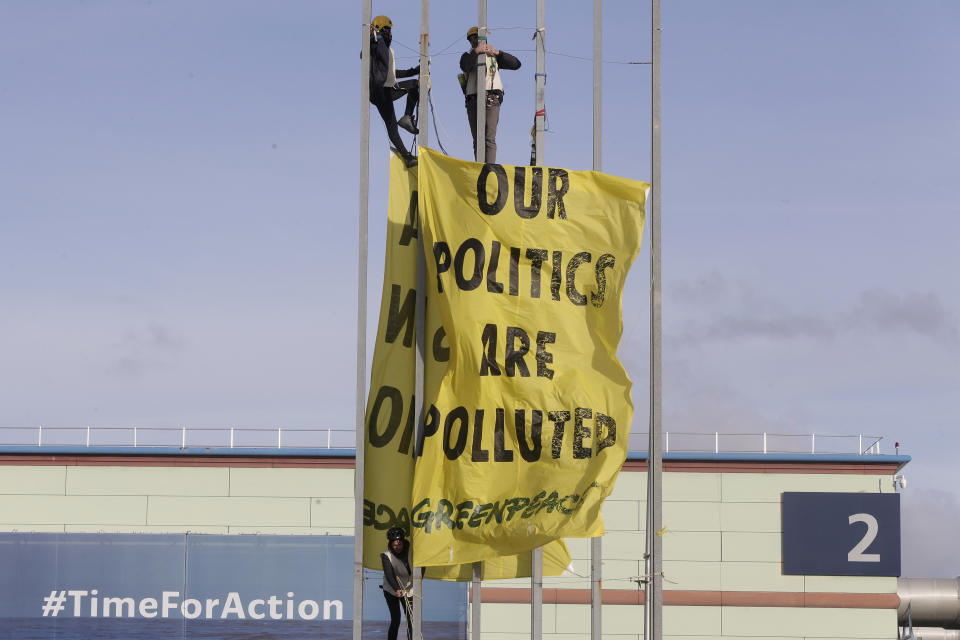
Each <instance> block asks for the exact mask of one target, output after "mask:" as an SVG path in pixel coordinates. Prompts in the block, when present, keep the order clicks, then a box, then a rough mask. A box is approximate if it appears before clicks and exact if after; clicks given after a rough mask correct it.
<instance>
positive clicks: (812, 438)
mask: <svg viewBox="0 0 960 640" xmlns="http://www.w3.org/2000/svg"><path fill="white" fill-rule="evenodd" d="M816 452H817V434H815V433H811V434H810V453H816Z"/></svg>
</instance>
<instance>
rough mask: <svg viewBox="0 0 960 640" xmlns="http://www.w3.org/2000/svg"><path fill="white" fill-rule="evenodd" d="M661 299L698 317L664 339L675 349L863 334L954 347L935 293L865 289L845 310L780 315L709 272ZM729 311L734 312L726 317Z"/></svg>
mask: <svg viewBox="0 0 960 640" xmlns="http://www.w3.org/2000/svg"><path fill="white" fill-rule="evenodd" d="M666 295H669V296H670V300H672V301H674V302H676V303H677V304H678V305H679V307H680V309H681V310H682V311H684V312H685V313H687V314H696V315H697V316H698V319H696V320H692V321H690V322H687V323H686V324H685V325H684V326H683V327H682V328H681V329H680V330H679V331H671V332H670V333H669V334H668V340H669V341H670V342H671V344H673V345H674V346H678V347H699V346H700V345H702V344H703V343H708V342H736V341H744V340H755V339H761V340H775V341H795V340H808V341H819V342H827V341H831V340H834V339H836V338H838V337H840V336H842V335H846V334H851V333H856V334H863V333H865V332H872V333H878V334H885V335H917V336H921V337H925V338H928V339H930V340H933V341H935V342H938V343H941V344H945V345H951V346H952V345H956V344H957V343H958V342H960V325H958V321H957V317H956V315H955V314H954V313H953V312H952V311H951V310H950V309H949V308H948V307H947V306H946V305H944V304H943V302H942V301H941V299H940V297H939V296H938V295H937V294H935V293H905V294H899V295H898V294H893V293H889V292H885V291H880V290H876V289H871V290H867V291H864V292H862V293H860V294H859V295H858V296H857V298H856V300H855V301H853V303H852V304H851V306H850V308H849V309H846V310H844V309H841V310H838V311H835V312H832V313H817V314H814V313H805V312H800V311H796V310H791V309H785V308H783V307H782V305H780V304H779V303H778V302H777V301H776V300H774V299H773V298H771V297H769V296H765V295H763V294H762V293H759V292H757V291H756V290H754V289H751V288H749V287H744V286H737V287H731V286H729V285H728V284H727V283H726V282H725V281H724V279H723V277H722V276H721V275H719V274H718V273H715V272H712V273H710V274H708V275H707V276H704V277H703V278H698V279H696V280H693V281H687V282H681V283H677V284H675V285H674V287H673V289H671V291H669V292H666ZM731 305H735V306H736V311H733V312H731V311H729V307H730V306H731Z"/></svg>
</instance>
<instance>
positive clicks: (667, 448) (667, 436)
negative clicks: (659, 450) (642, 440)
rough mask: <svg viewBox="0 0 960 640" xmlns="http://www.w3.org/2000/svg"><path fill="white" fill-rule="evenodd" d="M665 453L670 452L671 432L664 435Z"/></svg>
mask: <svg viewBox="0 0 960 640" xmlns="http://www.w3.org/2000/svg"><path fill="white" fill-rule="evenodd" d="M663 451H664V453H669V452H670V432H669V431H667V432H665V433H664V434H663Z"/></svg>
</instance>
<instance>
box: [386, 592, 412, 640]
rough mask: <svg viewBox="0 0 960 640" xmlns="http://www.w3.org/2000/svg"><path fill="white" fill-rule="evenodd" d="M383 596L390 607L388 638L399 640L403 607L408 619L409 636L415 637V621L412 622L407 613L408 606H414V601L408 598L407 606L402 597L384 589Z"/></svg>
mask: <svg viewBox="0 0 960 640" xmlns="http://www.w3.org/2000/svg"><path fill="white" fill-rule="evenodd" d="M383 598H384V600H386V601H387V608H388V609H390V628H389V629H387V640H397V632H398V631H399V630H400V609H403V615H404V617H405V618H406V619H407V638H410V639H411V640H412V638H413V623H412V622H410V616H409V614H408V613H407V607H412V606H413V603H412V602H410V598H407V599H406V600H407V607H405V606H404V605H403V603H402V602H401V601H400V598H398V597H397V596H394V595H391V594H389V593H387V591H386V589H384V591H383Z"/></svg>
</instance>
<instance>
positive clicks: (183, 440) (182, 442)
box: [180, 427, 187, 449]
mask: <svg viewBox="0 0 960 640" xmlns="http://www.w3.org/2000/svg"><path fill="white" fill-rule="evenodd" d="M180 448H181V449H186V448H187V428H186V427H180Z"/></svg>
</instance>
